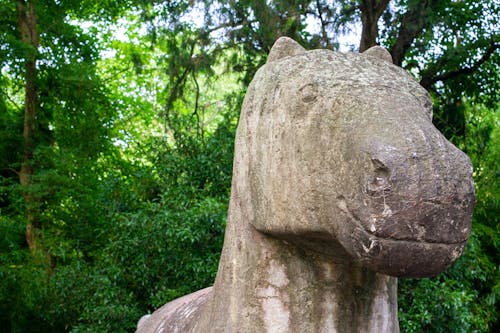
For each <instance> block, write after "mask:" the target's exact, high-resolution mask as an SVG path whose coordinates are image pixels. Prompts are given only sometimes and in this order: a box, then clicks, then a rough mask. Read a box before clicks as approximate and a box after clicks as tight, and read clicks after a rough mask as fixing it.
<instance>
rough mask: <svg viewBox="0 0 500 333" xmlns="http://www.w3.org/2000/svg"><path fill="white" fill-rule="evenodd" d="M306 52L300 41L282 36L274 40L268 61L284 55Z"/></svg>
mask: <svg viewBox="0 0 500 333" xmlns="http://www.w3.org/2000/svg"><path fill="white" fill-rule="evenodd" d="M304 52H306V49H304V48H303V47H302V46H300V44H299V43H297V42H296V41H294V40H293V39H291V38H288V37H280V38H278V40H277V41H276V42H274V45H273V47H272V48H271V51H270V52H269V55H268V56H267V62H272V61H276V60H278V59H281V58H284V57H290V56H294V55H298V54H301V53H304Z"/></svg>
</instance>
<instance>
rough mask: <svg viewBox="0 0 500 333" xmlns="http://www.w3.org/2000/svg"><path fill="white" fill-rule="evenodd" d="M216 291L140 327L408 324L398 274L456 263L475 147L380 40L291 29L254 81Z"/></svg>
mask: <svg viewBox="0 0 500 333" xmlns="http://www.w3.org/2000/svg"><path fill="white" fill-rule="evenodd" d="M233 168H234V170H233V182H232V188H231V202H230V208H229V215H228V224H227V229H226V235H225V240H224V248H223V251H222V256H221V261H220V264H219V270H218V273H217V278H216V281H215V285H214V287H210V288H206V289H203V290H201V291H198V292H196V293H194V294H190V295H188V296H185V297H183V298H180V299H177V300H175V301H173V302H171V303H167V304H166V305H165V306H163V307H162V308H160V309H159V310H157V311H156V312H155V313H153V314H152V315H151V316H150V317H149V318H143V319H141V321H140V323H139V325H138V326H139V327H138V332H157V333H160V332H241V333H244V332H273V333H274V332H276V333H278V332H280V333H281V332H283V333H285V332H399V326H398V321H397V278H396V277H425V276H432V275H436V274H438V273H440V272H442V271H443V270H445V269H446V268H447V267H448V266H449V265H450V264H451V263H453V262H454V261H455V260H456V259H457V258H458V257H459V256H460V254H461V253H462V251H463V249H464V246H465V244H466V242H467V239H468V236H469V233H470V229H471V215H472V208H473V204H474V185H473V181H472V166H471V163H470V161H469V159H468V157H467V156H466V155H465V154H464V153H463V152H461V151H460V150H458V149H457V148H456V147H455V146H453V145H452V144H451V143H450V142H448V141H447V140H446V139H445V138H444V137H443V135H442V134H441V133H440V132H439V131H438V130H437V129H436V128H435V127H434V126H433V125H432V104H431V100H430V97H429V95H428V93H427V92H426V91H425V89H424V88H422V87H421V86H420V85H419V84H418V83H417V82H416V81H415V80H414V79H413V78H411V77H410V76H409V75H408V74H407V73H406V72H405V71H404V70H402V69H401V68H399V67H397V66H394V65H393V64H392V62H391V58H390V54H389V53H388V52H387V51H386V50H384V49H383V48H380V47H375V48H372V49H369V50H368V51H366V52H365V53H363V54H354V53H349V54H342V53H335V52H332V51H328V50H312V51H306V50H305V49H303V48H302V47H301V46H300V45H298V44H297V43H296V42H295V41H293V40H291V39H289V38H280V39H279V40H278V41H277V42H276V43H275V45H274V46H273V48H272V50H271V52H270V54H269V57H268V61H267V63H266V64H265V65H264V66H263V67H262V68H260V69H259V70H258V72H257V73H256V75H255V77H254V79H253V81H252V83H251V84H250V86H249V88H248V91H247V94H246V97H245V101H244V104H243V107H242V113H241V116H240V122H239V125H238V131H237V136H236V143H235V158H234V166H233Z"/></svg>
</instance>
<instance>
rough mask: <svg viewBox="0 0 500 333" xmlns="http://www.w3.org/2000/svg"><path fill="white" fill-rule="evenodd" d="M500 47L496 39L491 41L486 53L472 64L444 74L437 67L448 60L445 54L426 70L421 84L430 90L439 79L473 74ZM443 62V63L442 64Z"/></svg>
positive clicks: (443, 79) (444, 79)
mask: <svg viewBox="0 0 500 333" xmlns="http://www.w3.org/2000/svg"><path fill="white" fill-rule="evenodd" d="M499 48H500V43H498V42H495V41H494V40H492V41H491V43H490V45H489V46H488V48H487V49H486V50H485V52H484V54H483V55H482V57H481V58H480V59H479V60H478V61H476V62H475V63H474V64H473V65H472V66H470V67H464V68H460V69H457V70H452V71H449V72H446V73H442V74H437V73H436V72H437V69H439V68H442V66H441V65H442V64H443V63H444V62H445V61H446V58H447V57H446V55H443V56H442V57H441V58H440V59H439V60H438V61H437V62H436V64H435V65H434V66H432V67H431V68H430V69H428V70H427V71H425V72H424V73H423V75H422V79H421V80H420V85H422V86H423V87H424V88H425V89H427V90H429V89H430V88H431V86H432V85H433V84H434V83H436V82H438V81H446V80H450V79H454V78H457V77H459V76H462V75H468V74H472V73H474V72H475V71H477V70H478V69H479V67H481V65H482V64H484V63H485V62H486V61H488V60H489V59H490V58H491V56H492V55H493V53H494V52H495V51H496V50H497V49H499ZM440 64H441V65H440Z"/></svg>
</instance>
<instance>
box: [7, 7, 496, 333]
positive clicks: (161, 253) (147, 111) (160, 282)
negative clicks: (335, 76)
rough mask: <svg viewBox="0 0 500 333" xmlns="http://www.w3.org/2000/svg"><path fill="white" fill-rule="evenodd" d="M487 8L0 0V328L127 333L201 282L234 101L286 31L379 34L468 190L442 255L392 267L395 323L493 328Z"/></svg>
mask: <svg viewBox="0 0 500 333" xmlns="http://www.w3.org/2000/svg"><path fill="white" fill-rule="evenodd" d="M499 18H500V2H499V1H498V0H487V1H486V0H485V1H473V0H440V1H437V0H393V1H389V0H359V1H355V0H338V1H334V0H330V1H327V0H276V1H266V0H241V1H235V0H171V1H156V0H121V1H118V0H102V1H92V0H78V1H77V0H52V1H51V0H0V69H1V75H0V331H1V332H70V331H71V332H133V331H134V328H135V325H136V322H137V320H138V319H139V318H140V316H141V315H143V314H145V313H148V312H151V311H153V310H154V309H155V308H157V307H159V306H161V305H162V304H164V303H165V302H167V301H169V300H172V299H174V298H176V297H179V296H181V295H184V294H186V293H189V292H192V291H194V290H196V289H200V288H203V287H206V286H208V285H210V284H212V282H213V279H214V276H215V272H216V269H217V263H218V258H219V252H220V249H221V246H222V238H223V232H224V226H225V219H226V210H227V207H228V200H229V199H228V194H229V190H230V180H231V172H232V170H231V168H232V157H233V138H234V134H235V128H236V125H237V122H238V115H239V110H240V105H241V102H242V99H243V96H244V93H245V89H246V87H247V85H248V83H249V81H250V80H251V78H252V76H253V74H254V73H255V71H256V70H257V68H258V67H259V66H261V65H262V64H263V63H264V62H265V60H266V55H267V53H268V51H269V49H270V47H271V46H272V44H273V42H274V41H275V40H276V38H277V37H279V36H289V37H292V38H294V39H295V40H297V41H298V42H299V43H301V44H302V45H303V46H305V47H306V48H310V49H311V48H320V47H321V48H330V49H334V50H338V49H339V48H340V49H342V50H347V49H350V50H352V51H355V52H357V51H358V50H361V51H363V50H365V49H367V48H368V47H370V46H372V45H375V44H381V45H383V46H384V47H386V48H387V49H388V50H389V51H390V52H391V54H392V56H393V60H394V63H395V64H397V65H399V66H402V67H403V68H405V69H407V70H408V71H409V72H410V73H411V74H412V75H414V77H415V78H416V80H418V81H420V83H421V84H422V85H423V86H424V87H425V88H426V89H428V91H429V92H430V93H431V95H432V98H433V101H434V123H435V125H436V126H437V127H438V128H439V129H440V130H441V131H442V132H443V133H444V134H445V136H446V137H447V138H448V139H450V140H451V141H452V142H453V143H454V144H455V145H457V146H458V147H460V148H461V149H462V150H464V151H465V152H467V154H468V155H469V156H470V157H471V159H472V161H473V164H474V167H475V172H474V178H475V182H476V194H477V204H476V208H475V213H474V220H473V232H472V235H471V239H470V242H469V244H468V246H467V248H466V252H465V254H464V255H463V257H462V258H461V259H459V260H458V262H457V263H456V264H455V265H454V266H453V267H452V268H451V269H449V270H448V271H447V272H445V273H443V274H441V275H439V276H437V277H435V278H432V279H421V280H411V279H408V280H400V284H399V307H400V326H401V331H402V332H494V331H496V332H499V331H500V325H499V308H500V307H499V300H500V275H499V274H500V273H499V265H500V258H499V253H500V252H499V250H500V232H499V231H500V230H499V229H500V227H499V216H500V210H499V192H500V184H499V176H500V170H499V161H500V128H499V126H498V124H499V120H500V118H499V115H498V112H497V111H498V110H499V107H500V104H499V102H500V100H499V98H500V94H499V91H500V89H499V83H500V54H499V52H498V48H499V46H500V29H499V25H498V20H499ZM353 40H355V44H352V45H350V44H349V43H350V41H353ZM351 43H354V42H351Z"/></svg>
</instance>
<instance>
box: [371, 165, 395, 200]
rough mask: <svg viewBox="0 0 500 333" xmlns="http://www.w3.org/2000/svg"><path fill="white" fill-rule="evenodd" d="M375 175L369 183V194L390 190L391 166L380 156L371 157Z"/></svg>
mask: <svg viewBox="0 0 500 333" xmlns="http://www.w3.org/2000/svg"><path fill="white" fill-rule="evenodd" d="M371 162H372V166H373V173H374V176H373V177H371V178H370V180H369V181H368V184H367V191H368V193H369V194H372V195H373V194H376V193H380V192H386V191H390V189H391V184H390V183H389V175H390V171H389V168H388V167H387V166H386V165H385V164H384V163H383V162H382V161H381V160H380V159H378V158H372V159H371Z"/></svg>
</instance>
